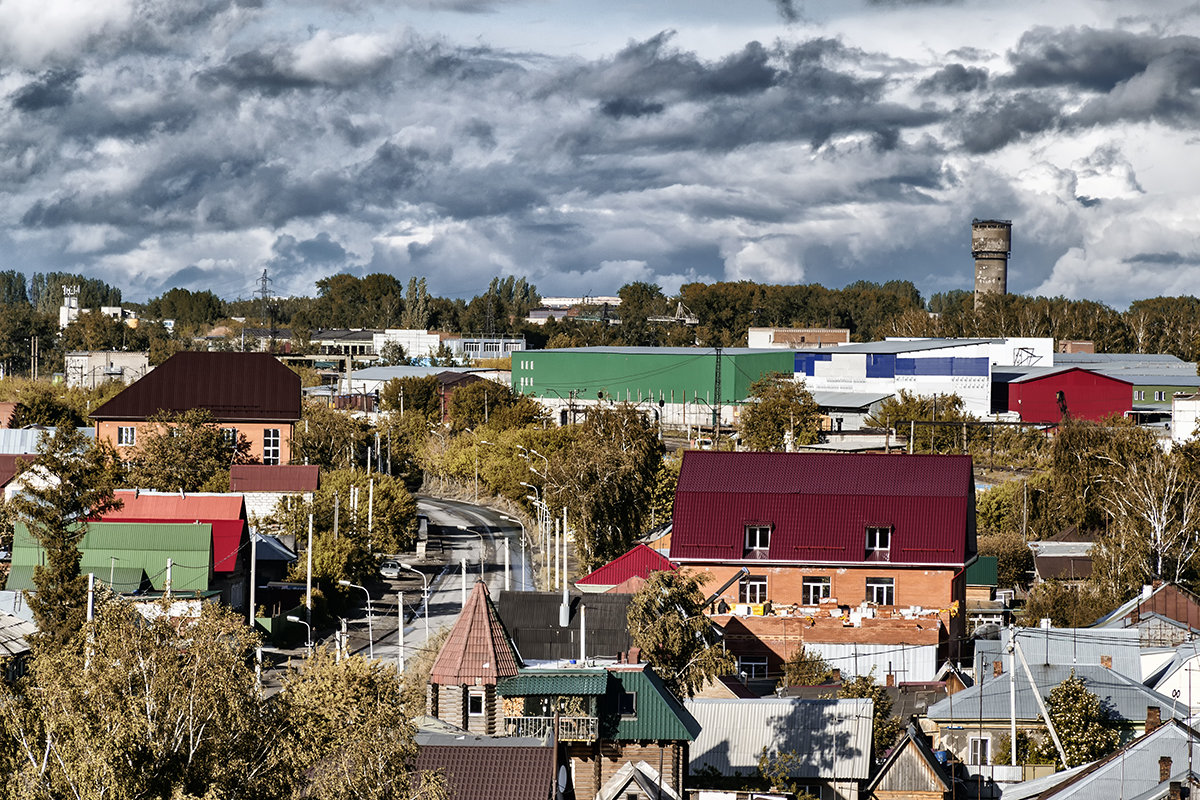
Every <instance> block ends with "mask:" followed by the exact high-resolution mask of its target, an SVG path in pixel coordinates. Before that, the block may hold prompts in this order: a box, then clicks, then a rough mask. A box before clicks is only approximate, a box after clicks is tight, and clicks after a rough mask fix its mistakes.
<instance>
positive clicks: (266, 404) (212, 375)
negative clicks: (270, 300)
mask: <svg viewBox="0 0 1200 800" xmlns="http://www.w3.org/2000/svg"><path fill="white" fill-rule="evenodd" d="M195 408H203V409H207V410H209V411H210V412H212V415H213V416H214V417H216V418H217V419H218V420H220V421H228V422H236V421H242V420H245V421H251V420H254V421H258V420H262V421H281V422H295V421H296V420H298V419H300V377H299V376H298V375H297V374H296V373H294V372H292V371H291V370H290V369H288V368H287V367H285V366H284V365H283V364H281V363H280V362H279V360H278V359H276V358H275V357H274V356H271V355H268V354H267V353H201V352H197V353H192V352H183V353H176V354H175V355H173V356H171V357H170V358H168V359H167V360H166V361H164V362H163V363H162V364H161V365H160V366H159V367H158V368H157V369H154V370H153V371H151V372H150V373H149V374H147V375H146V377H144V378H142V379H141V380H139V381H137V382H136V383H134V384H132V385H131V386H129V387H128V388H127V389H125V390H124V391H123V392H121V393H120V394H118V395H117V396H116V397H114V398H113V399H111V400H109V401H108V402H107V403H105V404H104V405H102V406H100V407H99V408H97V409H96V410H95V411H93V412H92V413H91V417H92V419H96V420H145V419H148V418H150V417H153V416H155V415H156V414H159V413H162V412H169V413H180V412H183V411H190V410H192V409H195Z"/></svg>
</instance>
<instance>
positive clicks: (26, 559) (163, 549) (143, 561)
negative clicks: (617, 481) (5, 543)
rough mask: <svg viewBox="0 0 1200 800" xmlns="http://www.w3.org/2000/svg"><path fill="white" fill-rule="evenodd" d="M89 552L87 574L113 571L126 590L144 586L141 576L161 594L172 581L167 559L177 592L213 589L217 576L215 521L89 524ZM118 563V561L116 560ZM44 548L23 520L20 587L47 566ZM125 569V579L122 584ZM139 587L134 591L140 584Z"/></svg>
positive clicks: (17, 559)
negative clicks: (210, 584)
mask: <svg viewBox="0 0 1200 800" xmlns="http://www.w3.org/2000/svg"><path fill="white" fill-rule="evenodd" d="M79 551H80V552H81V553H82V554H83V558H82V560H81V562H80V569H81V571H82V572H93V573H95V574H96V576H97V577H98V578H99V579H101V580H103V581H105V582H107V579H108V576H109V574H110V570H111V572H112V574H113V583H114V584H116V585H117V588H118V589H120V590H122V591H134V590H136V588H138V587H139V586H140V585H141V582H142V581H141V573H142V572H144V573H145V574H146V576H147V577H148V578H149V581H150V584H151V586H153V587H154V588H155V589H158V590H161V589H162V588H163V586H164V584H165V582H166V577H167V576H166V571H167V559H168V558H169V559H171V561H172V562H173V563H172V565H171V587H172V589H173V590H174V591H179V592H193V591H207V590H208V581H209V576H210V574H211V572H212V525H211V524H209V523H203V522H200V523H195V522H192V523H161V524H160V523H127V522H89V523H88V529H87V533H85V534H84V535H83V539H81V540H80V542H79ZM114 558H115V559H116V560H115V561H114V560H113V559H114ZM42 561H43V556H42V548H41V546H40V545H39V544H38V543H37V541H36V540H35V539H34V538H33V537H32V536H31V535H30V533H29V530H28V528H27V527H26V526H25V524H24V523H23V522H18V523H17V524H16V526H15V528H14V532H13V563H12V568H13V570H14V572H15V573H19V574H18V575H17V580H18V582H26V581H27V582H28V585H27V586H26V585H22V586H20V587H18V586H16V585H14V584H13V583H11V582H10V584H9V588H14V589H15V588H25V589H28V588H33V574H32V570H33V567H34V566H35V565H37V564H40V563H42ZM118 570H120V579H121V580H120V581H117V577H118ZM134 584H136V585H135V586H133V588H129V587H130V586H131V585H134Z"/></svg>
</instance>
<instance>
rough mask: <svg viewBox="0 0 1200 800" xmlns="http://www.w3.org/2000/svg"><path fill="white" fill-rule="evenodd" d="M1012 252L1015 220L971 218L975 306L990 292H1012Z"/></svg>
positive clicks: (978, 305)
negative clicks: (1010, 278) (1010, 267)
mask: <svg viewBox="0 0 1200 800" xmlns="http://www.w3.org/2000/svg"><path fill="white" fill-rule="evenodd" d="M1010 252H1012V220H1007V219H976V220H972V221H971V255H972V256H973V257H974V258H975V308H979V307H980V306H981V305H982V304H983V296H984V295H987V294H1001V295H1002V294H1007V293H1008V255H1009V253H1010Z"/></svg>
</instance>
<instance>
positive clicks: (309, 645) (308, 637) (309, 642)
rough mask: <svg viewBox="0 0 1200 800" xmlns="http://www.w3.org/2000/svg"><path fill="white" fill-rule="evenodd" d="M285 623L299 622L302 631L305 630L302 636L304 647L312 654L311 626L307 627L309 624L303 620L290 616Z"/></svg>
mask: <svg viewBox="0 0 1200 800" xmlns="http://www.w3.org/2000/svg"><path fill="white" fill-rule="evenodd" d="M287 621H288V622H299V623H300V624H301V625H303V626H304V630H305V634H304V637H305V641H304V646H305V647H307V648H308V650H309V652H310V653H311V652H312V649H313V640H312V626H311V625H309V624H308V623H307V622H305V621H304V620H302V619H300V618H299V617H293V616H292V615H291V614H288V618H287Z"/></svg>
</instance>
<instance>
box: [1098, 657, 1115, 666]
mask: <svg viewBox="0 0 1200 800" xmlns="http://www.w3.org/2000/svg"><path fill="white" fill-rule="evenodd" d="M1100 666H1102V667H1104V668H1105V669H1112V656H1100Z"/></svg>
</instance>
